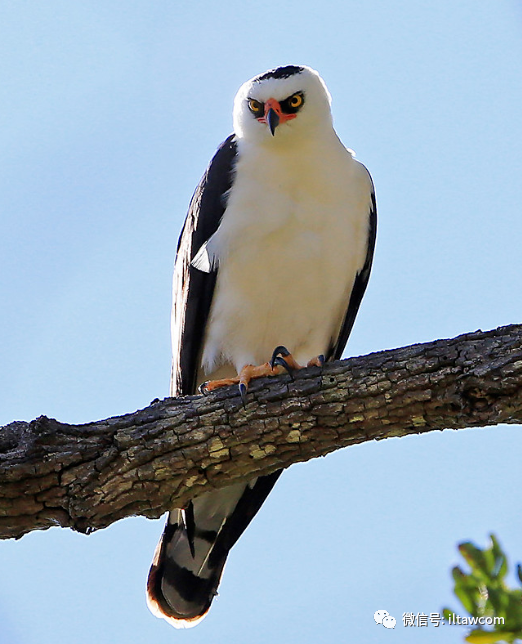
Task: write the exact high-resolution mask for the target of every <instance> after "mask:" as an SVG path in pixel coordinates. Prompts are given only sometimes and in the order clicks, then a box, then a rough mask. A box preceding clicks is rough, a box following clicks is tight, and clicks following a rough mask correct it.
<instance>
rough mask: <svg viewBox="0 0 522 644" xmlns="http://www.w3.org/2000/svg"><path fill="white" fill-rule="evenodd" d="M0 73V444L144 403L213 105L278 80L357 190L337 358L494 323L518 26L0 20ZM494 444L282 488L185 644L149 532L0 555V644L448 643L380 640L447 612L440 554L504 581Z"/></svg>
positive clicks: (446, 448) (344, 458) (519, 190)
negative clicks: (360, 261)
mask: <svg viewBox="0 0 522 644" xmlns="http://www.w3.org/2000/svg"><path fill="white" fill-rule="evenodd" d="M0 60H1V63H0V86H1V88H2V89H1V91H0V105H1V107H0V110H1V123H2V125H1V127H0V149H1V153H0V163H1V165H2V169H1V172H0V238H1V240H2V252H1V253H0V276H1V277H0V289H1V295H0V297H1V300H0V301H1V303H2V315H1V316H0V337H1V338H2V340H1V342H0V364H1V376H0V380H1V381H0V401H1V404H0V423H1V424H4V423H7V422H10V421H12V420H17V419H20V420H29V419H32V418H34V417H36V416H38V415H40V414H46V415H48V416H52V417H56V418H58V419H59V420H61V421H65V422H87V421H91V420H95V419H100V418H104V417H108V416H111V415H117V414H121V413H124V412H130V411H133V410H135V409H137V408H139V407H144V406H146V405H147V404H148V403H149V402H150V401H151V400H152V399H154V398H156V397H160V398H162V397H164V396H166V395H167V393H168V381H169V366H170V346H169V342H170V341H169V316H170V297H171V296H170V281H171V270H172V264H173V260H174V254H175V247H176V241H177V236H178V233H179V229H180V227H181V224H182V221H183V218H184V215H185V212H186V207H187V204H188V201H189V199H190V196H191V194H192V191H193V189H194V186H195V185H196V183H197V182H198V180H199V178H200V176H201V174H202V172H203V170H204V169H205V167H206V164H207V162H208V161H209V159H210V157H211V155H212V154H213V152H214V150H215V148H216V147H217V145H218V144H219V143H220V142H221V140H223V139H224V138H225V137H226V136H227V135H228V134H229V132H230V131H231V123H232V119H231V107H232V100H233V97H234V94H235V92H236V91H237V89H238V88H239V86H240V85H241V83H243V82H244V81H245V80H246V79H248V78H250V77H251V76H253V75H254V74H257V73H260V72H262V71H264V70H266V69H268V68H270V67H273V66H277V65H282V64H287V63H297V64H299V63H304V64H308V65H311V66H312V67H314V68H316V69H317V70H319V72H320V73H321V75H322V76H323V78H324V79H325V81H326V83H327V84H328V87H329V89H330V91H331V94H332V96H333V113H334V120H335V125H336V129H337V131H338V133H339V135H340V137H341V139H342V140H343V141H344V143H345V144H346V145H347V146H349V147H351V148H353V149H354V150H356V152H357V155H358V158H359V159H360V160H361V161H363V162H364V163H365V164H366V165H367V166H368V168H369V169H370V171H371V173H372V175H373V178H374V181H375V185H376V189H377V199H378V206H379V216H380V219H379V232H378V240H377V249H376V257H375V263H374V270H373V274H372V278H371V281H370V285H369V288H368V292H367V296H366V298H365V300H364V302H363V305H362V308H361V311H360V314H359V317H358V320H357V323H356V325H355V329H354V331H353V334H352V338H351V340H350V342H349V344H348V350H347V355H358V354H364V353H367V352H370V351H378V350H381V349H386V348H393V347H396V346H401V345H405V344H411V343H414V342H423V341H428V340H433V339H436V338H442V337H451V336H454V335H457V334H459V333H463V332H466V331H472V330H476V329H478V328H482V329H484V330H486V329H490V328H494V327H497V326H500V325H504V324H509V323H513V322H522V315H521V308H522V307H521V302H522V298H521V277H520V276H521V274H522V253H521V251H520V248H521V238H522V223H521V222H522V218H521V207H520V204H521V203H522V179H521V174H522V145H521V143H522V141H521V135H522V125H521V123H522V118H521V105H522V80H521V78H522V76H521V60H522V8H521V5H520V3H519V2H516V1H515V0H511V1H507V0H490V1H486V0H461V1H460V2H454V1H453V0H452V1H450V0H437V1H431V0H430V1H427V2H418V1H414V0H401V2H388V1H385V0H380V1H375V2H362V1H358V0H357V1H356V0H346V1H343V2H338V1H330V0H324V1H322V2H311V1H310V0H301V1H300V2H295V1H292V2H286V3H281V2H275V1H274V0H266V1H265V2H263V3H261V4H260V3H245V2H239V1H236V0H234V1H231V2H227V3H217V2H208V1H207V2H205V1H203V2H194V3H189V2H181V1H179V2H173V1H171V2H167V1H166V0H156V1H154V2H142V1H137V0H126V1H125V2H123V1H116V0H105V1H104V2H103V3H100V2H92V1H89V0H84V1H83V2H70V1H68V0H61V1H58V0H56V1H55V0H48V1H46V2H30V1H27V0H25V1H24V0H21V1H13V0H7V1H5V2H3V3H2V6H1V7H0ZM521 444H522V440H521V438H520V428H519V427H499V428H491V429H475V430H466V431H459V432H452V431H445V432H437V433H432V434H430V435H428V436H424V437H410V438H407V439H392V440H387V441H382V442H378V443H370V444H365V445H362V446H358V447H354V448H351V449H346V450H343V451H340V452H337V453H335V454H333V455H331V456H329V457H327V458H325V459H318V460H315V461H313V462H310V463H307V464H304V465H298V466H295V467H293V468H291V469H290V470H289V471H287V472H286V473H285V474H284V476H283V477H282V479H281V481H280V482H279V483H278V485H277V487H276V489H275V491H274V492H273V494H272V495H271V496H270V498H269V500H268V502H267V503H266V505H265V506H264V507H263V509H262V511H261V512H260V514H259V516H258V517H257V518H256V520H255V522H254V523H253V524H252V526H251V527H250V528H249V529H248V531H247V533H246V534H245V535H244V536H243V538H242V539H241V541H240V542H239V544H238V545H237V546H236V548H235V549H234V551H233V554H232V556H231V557H230V559H229V563H228V565H227V569H226V571H225V575H224V578H223V583H222V585H221V588H220V595H219V597H218V598H217V600H216V601H215V603H214V606H213V608H212V610H211V613H210V615H209V616H208V617H207V619H206V620H205V621H204V622H203V623H202V624H201V625H199V626H198V627H196V628H195V629H193V630H191V631H188V632H185V633H180V632H176V631H175V630H174V629H172V628H171V627H170V626H169V625H167V624H166V623H164V622H162V621H160V620H158V619H156V618H154V617H153V616H152V615H151V614H150V613H149V612H148V610H147V608H146V605H145V599H144V588H145V578H146V574H147V571H148V567H149V565H150V561H151V557H152V554H153V551H154V548H155V545H156V541H157V538H158V537H159V534H160V532H161V530H162V524H163V521H162V520H159V521H147V520H145V519H141V518H138V519H129V520H126V521H123V522H120V523H118V524H116V525H114V526H112V527H110V528H109V529H107V530H103V531H101V532H98V533H96V534H94V535H92V536H90V537H85V536H82V535H78V534H73V533H72V532H70V531H66V530H59V529H53V530H48V531H46V532H40V533H33V534H30V535H28V536H26V537H24V538H23V539H22V540H21V541H18V542H3V543H0V643H1V644H4V642H5V643H6V644H7V643H8V644H34V643H35V642H38V644H55V643H56V642H74V643H75V644H84V643H85V644H86V643H89V644H92V642H96V644H106V643H107V644H108V643H113V642H120V641H121V642H130V643H132V644H141V643H147V644H150V643H151V642H170V641H172V642H174V641H176V642H180V641H182V640H183V641H186V642H188V643H189V644H199V643H204V644H208V642H209V641H212V642H227V644H235V643H236V642H237V643H238V644H244V642H247V641H248V642H251V643H254V644H257V643H266V642H268V641H270V642H284V643H285V644H293V643H294V642H296V643H297V642H299V643H303V642H317V641H325V640H329V641H338V642H361V643H367V642H372V643H373V642H376V643H380V642H392V641H394V642H401V644H402V643H409V642H412V643H415V644H418V643H419V642H421V643H426V644H428V643H431V642H444V643H446V642H448V643H450V642H459V641H461V638H462V635H463V632H464V630H463V629H461V628H460V627H456V626H446V627H443V628H438V629H437V628H435V627H434V626H433V625H430V626H429V627H427V628H404V627H403V626H402V623H401V622H400V619H401V617H402V614H403V613H404V612H414V613H418V612H424V613H428V614H429V613H431V612H437V611H439V610H440V609H441V607H442V606H443V605H448V604H450V605H451V606H455V607H456V606H458V604H457V601H456V600H455V599H454V598H453V596H452V592H451V580H450V567H451V566H452V565H454V564H455V563H456V561H457V556H456V550H455V544H456V543H457V542H459V541H462V540H466V539H472V540H475V541H476V542H478V543H480V544H485V543H486V540H487V535H488V533H489V532H490V531H492V530H493V531H495V532H496V533H497V534H498V535H499V537H500V539H501V542H502V543H503V545H504V546H505V547H506V548H507V550H508V551H509V552H510V554H511V555H512V558H514V559H515V561H516V560H522V541H521V539H520V535H521V533H522V513H521V512H520V507H519V495H520V490H521V489H522V474H521V468H520V449H521ZM377 609H386V610H388V611H389V612H390V613H391V614H392V615H394V616H395V617H396V618H397V619H398V620H399V623H398V624H397V627H396V628H395V630H394V631H385V630H384V629H383V627H382V626H377V625H376V624H375V623H374V621H373V613H374V612H375V611H376V610H377Z"/></svg>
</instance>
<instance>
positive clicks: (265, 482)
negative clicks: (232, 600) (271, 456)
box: [147, 470, 282, 628]
mask: <svg viewBox="0 0 522 644" xmlns="http://www.w3.org/2000/svg"><path fill="white" fill-rule="evenodd" d="M281 471H282V470H279V471H277V472H274V473H273V474H269V475H268V476H260V477H259V478H257V479H254V480H253V481H250V482H248V483H238V484H236V485H231V486H228V487H225V488H221V489H218V490H215V491H213V492H208V493H207V494H203V495H202V496H200V497H197V498H195V499H194V500H193V501H191V502H190V503H189V505H188V506H187V507H186V508H184V509H181V510H180V509H176V510H172V511H171V512H169V515H168V517H167V524H166V526H165V530H164V532H163V535H162V537H161V539H160V541H159V543H158V546H157V548H156V552H155V553H154V560H153V562H152V566H151V569H150V572H149V579H148V582H147V601H148V604H149V608H150V609H151V611H152V612H153V613H154V614H155V615H157V616H158V617H163V618H164V619H166V620H167V621H168V622H170V623H171V624H172V625H173V626H175V627H176V628H190V627H191V626H195V625H196V624H197V623H198V622H200V621H201V620H202V619H203V617H205V615H206V614H207V613H208V611H209V609H210V605H211V603H212V600H213V599H214V596H215V595H217V588H218V585H219V581H220V579H221V575H222V573H223V568H224V566H225V562H226V559H227V556H228V553H229V551H230V549H231V548H232V546H233V545H234V544H235V543H236V541H237V540H238V539H239V537H240V536H241V534H242V533H243V531H244V530H245V529H246V527H247V526H248V524H249V523H250V521H251V520H252V519H253V518H254V516H255V515H256V513H257V511H258V510H259V508H260V507H261V505H262V504H263V502H264V500H265V499H266V497H267V496H268V494H269V493H270V491H271V489H272V488H273V486H274V484H275V482H276V481H277V479H278V478H279V476H280V474H281Z"/></svg>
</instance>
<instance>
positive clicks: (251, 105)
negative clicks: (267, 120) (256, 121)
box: [248, 98, 263, 114]
mask: <svg viewBox="0 0 522 644" xmlns="http://www.w3.org/2000/svg"><path fill="white" fill-rule="evenodd" d="M248 109H249V110H250V111H251V112H252V113H253V114H261V113H262V112H263V103H260V102H259V101H256V99H255V98H249V99H248Z"/></svg>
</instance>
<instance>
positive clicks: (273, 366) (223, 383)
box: [199, 345, 324, 406]
mask: <svg viewBox="0 0 522 644" xmlns="http://www.w3.org/2000/svg"><path fill="white" fill-rule="evenodd" d="M323 365H324V356H323V355H320V356H316V357H315V358H312V359H311V360H309V361H308V363H307V364H306V366H307V367H312V366H316V367H322V366H323ZM298 369H304V366H303V365H300V364H299V363H298V362H297V361H296V360H295V358H294V357H293V356H292V354H291V353H290V351H288V349H287V348H286V347H284V346H282V345H280V346H278V347H276V348H275V349H274V352H273V353H272V358H271V360H270V362H265V363H264V364H260V365H253V364H247V365H245V366H244V367H243V368H242V369H241V371H240V372H239V373H238V375H237V376H235V377H234V378H221V379H219V380H207V382H204V383H202V384H201V385H200V386H199V391H200V393H202V394H203V395H205V396H206V395H207V394H209V393H210V392H212V391H214V390H216V389H219V388H220V387H228V386H229V385H238V388H239V395H240V396H241V400H242V401H243V406H246V395H247V391H248V385H249V384H250V381H251V380H254V379H255V378H263V377H264V376H278V375H280V374H282V373H283V371H286V372H287V373H288V374H289V375H290V377H291V378H293V372H294V371H297V370H298Z"/></svg>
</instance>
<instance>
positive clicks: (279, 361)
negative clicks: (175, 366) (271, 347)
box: [271, 356, 294, 380]
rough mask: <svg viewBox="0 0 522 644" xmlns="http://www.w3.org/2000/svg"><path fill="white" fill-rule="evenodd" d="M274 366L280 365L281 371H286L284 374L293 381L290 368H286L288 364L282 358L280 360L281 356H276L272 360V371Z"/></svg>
mask: <svg viewBox="0 0 522 644" xmlns="http://www.w3.org/2000/svg"><path fill="white" fill-rule="evenodd" d="M274 365H280V366H281V367H283V369H285V370H286V373H287V374H288V375H289V376H290V378H292V380H293V379H294V374H293V373H292V369H290V367H289V366H288V362H287V361H286V360H285V359H284V358H282V357H281V356H276V357H275V358H274V361H273V364H272V365H271V366H272V369H273V368H274Z"/></svg>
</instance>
